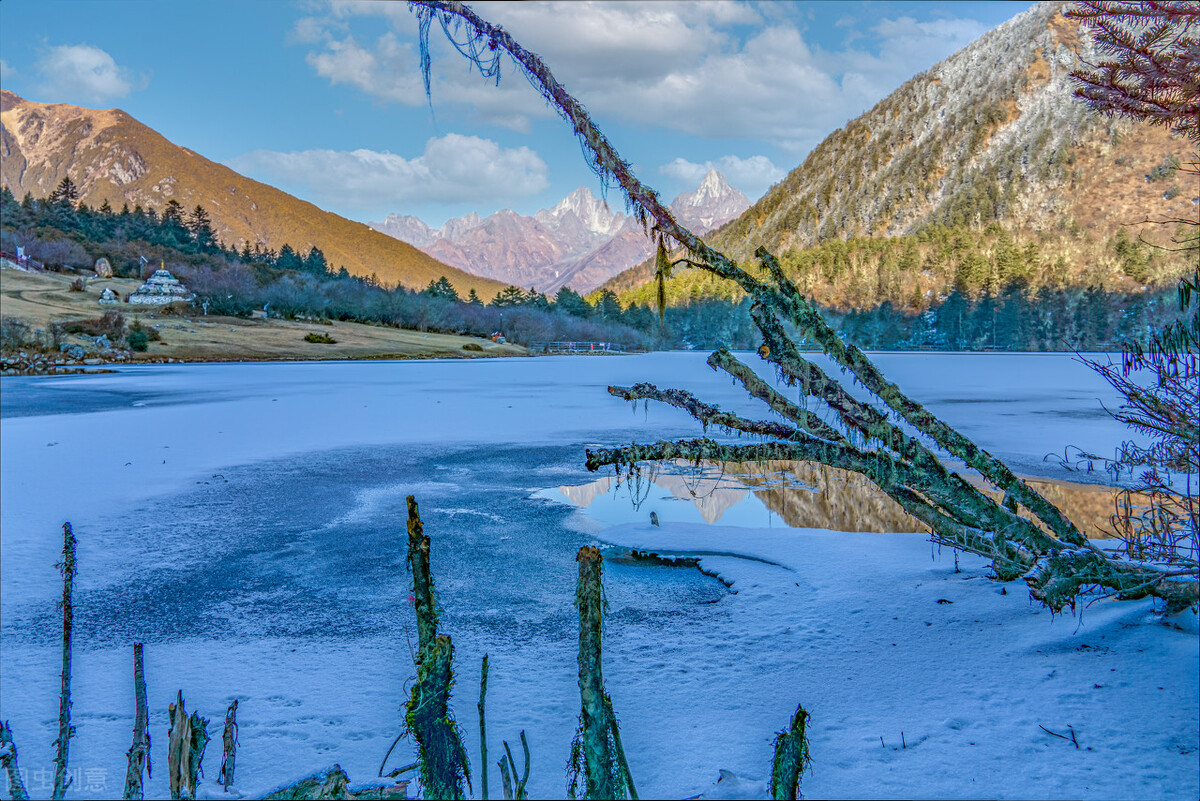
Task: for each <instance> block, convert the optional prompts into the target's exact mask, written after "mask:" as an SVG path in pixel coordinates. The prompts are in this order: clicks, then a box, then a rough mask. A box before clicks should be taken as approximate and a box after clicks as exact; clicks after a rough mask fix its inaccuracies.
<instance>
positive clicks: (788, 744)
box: [771, 705, 810, 801]
mask: <svg viewBox="0 0 1200 801" xmlns="http://www.w3.org/2000/svg"><path fill="white" fill-rule="evenodd" d="M808 717H809V716H808V713H807V712H805V711H804V707H803V706H799V705H798V706H797V707H796V714H794V715H792V725H791V726H790V727H789V728H788V729H785V730H784V731H781V732H779V734H777V735H775V760H774V762H773V764H772V766H771V798H773V799H775V801H795V799H796V791H797V789H798V788H799V786H800V774H801V773H803V772H804V769H805V768H806V767H807V766H808V763H809V761H810V760H809V756H808V738H807V736H806V735H805V733H804V729H805V726H807V725H808Z"/></svg>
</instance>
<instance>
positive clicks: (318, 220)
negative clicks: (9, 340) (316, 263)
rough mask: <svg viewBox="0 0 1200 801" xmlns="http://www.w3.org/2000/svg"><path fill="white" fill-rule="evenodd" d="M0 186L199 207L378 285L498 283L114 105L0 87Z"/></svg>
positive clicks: (222, 231)
mask: <svg viewBox="0 0 1200 801" xmlns="http://www.w3.org/2000/svg"><path fill="white" fill-rule="evenodd" d="M0 122H2V126H0V182H2V183H3V185H4V186H7V187H8V188H9V189H10V190H11V191H12V193H13V194H14V195H15V196H16V197H17V198H18V199H20V198H21V197H22V196H23V195H25V194H26V193H29V194H32V195H33V197H35V198H42V197H46V196H48V195H49V194H50V193H51V192H52V191H53V190H54V189H55V187H56V186H57V185H58V184H59V182H60V181H62V179H63V178H66V177H69V178H70V179H71V180H72V181H73V182H74V183H75V185H76V186H77V187H78V190H79V199H80V200H81V201H82V202H84V203H86V204H88V205H89V206H92V207H99V206H100V205H101V204H103V203H104V201H108V203H109V204H110V205H111V206H112V207H114V208H116V209H120V208H121V207H122V205H123V204H126V203H127V204H129V206H130V207H131V208H132V207H133V206H136V205H141V206H143V207H147V208H151V207H152V208H155V209H157V210H159V211H160V212H161V211H162V209H163V208H164V207H165V206H166V204H167V201H169V200H172V199H174V200H176V201H178V202H179V203H180V204H181V205H182V207H183V209H184V210H185V211H191V210H192V209H193V208H194V207H195V206H197V205H200V206H203V207H204V209H205V210H206V211H207V212H208V214H209V216H210V217H211V219H212V227H213V231H214V233H215V234H216V236H217V238H218V239H220V240H221V242H223V243H224V244H226V245H234V246H237V247H239V248H240V246H241V244H242V243H243V242H249V243H250V244H251V246H253V245H255V244H259V243H261V244H262V245H263V246H264V247H267V248H271V249H275V250H278V249H279V248H280V247H281V246H282V245H283V244H285V243H286V244H290V245H291V246H292V247H293V248H294V249H296V250H297V251H299V252H301V253H304V252H305V251H307V249H308V248H310V247H313V246H316V247H319V248H320V249H321V250H322V251H323V252H324V254H325V257H326V259H327V260H328V261H329V263H330V264H331V265H332V266H334V267H335V268H337V267H341V266H344V267H346V269H347V270H348V271H350V272H351V273H352V274H355V275H361V276H370V275H372V274H374V275H376V276H377V277H378V279H379V280H380V281H382V282H383V283H386V284H389V285H390V284H395V283H399V284H401V285H403V286H407V287H410V288H418V289H423V288H424V287H425V286H427V285H428V284H429V283H430V282H431V281H435V280H437V279H438V278H439V277H440V276H443V275H444V276H446V277H447V278H449V279H450V282H451V283H452V284H453V285H454V286H455V288H457V289H458V290H459V291H460V292H462V293H463V294H464V295H465V294H466V293H467V292H468V291H469V290H470V289H475V290H476V291H477V292H478V293H479V294H480V295H481V296H484V297H491V296H492V295H494V294H495V293H496V292H497V291H498V290H500V289H502V288H503V286H504V285H503V284H501V283H499V282H496V281H492V280H489V279H486V278H480V277H478V276H474V275H470V274H469V273H466V272H463V271H461V270H457V269H455V268H453V267H450V266H448V265H446V264H443V263H441V262H439V261H437V260H436V259H433V258H431V257H430V256H428V255H426V254H424V253H422V252H420V251H419V250H417V249H416V248H414V247H412V246H411V245H408V244H406V243H404V242H400V241H398V240H396V239H394V238H392V237H389V236H385V235H384V234H381V233H379V232H378V231H374V230H372V229H371V228H369V227H368V226H366V225H364V224H363V223H359V222H354V221H352V220H347V219H345V218H344V217H339V216H338V215H336V214H333V213H331V212H327V211H323V210H321V209H319V208H317V207H316V206H314V205H313V204H311V203H308V202H305V201H303V200H299V199H297V198H295V197H293V196H291V195H289V194H287V193H285V192H282V191H280V190H278V189H275V188H274V187H271V186H267V185H266V184H262V183H259V182H258V181H253V180H251V179H249V178H246V177H245V176H243V175H239V174H238V173H236V172H234V171H233V170H231V169H229V168H228V167H225V166H224V165H221V164H217V163H215V162H212V161H209V160H208V159H206V158H204V157H203V156H201V155H199V154H197V153H193V152H192V151H190V150H188V149H187V148H183V147H179V146H178V145H175V144H172V143H171V142H169V141H168V140H166V139H165V138H163V137H162V136H161V135H160V134H158V133H157V132H156V131H154V130H153V129H151V128H149V127H147V126H145V125H143V124H142V123H140V122H138V121H137V120H135V119H134V118H132V117H130V116H129V115H128V114H126V113H125V112H123V111H120V110H118V109H108V110H93V109H86V108H80V107H78V106H71V105H66V104H45V103H34V102H30V101H27V100H24V99H22V98H20V97H18V96H17V95H15V94H13V93H12V92H7V91H5V92H0Z"/></svg>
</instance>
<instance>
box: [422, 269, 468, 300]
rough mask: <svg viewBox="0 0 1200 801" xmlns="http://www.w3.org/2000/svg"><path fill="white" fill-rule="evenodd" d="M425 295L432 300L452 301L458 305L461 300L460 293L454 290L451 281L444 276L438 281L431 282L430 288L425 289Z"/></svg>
mask: <svg viewBox="0 0 1200 801" xmlns="http://www.w3.org/2000/svg"><path fill="white" fill-rule="evenodd" d="M425 294H426V295H428V296H429V297H431V298H438V299H440V300H452V301H454V302H456V303H457V302H458V301H459V300H461V298H459V296H458V292H456V291H455V290H454V287H453V285H451V283H450V281H449V280H448V279H447V278H446V276H444V275H443V276H442V277H441V278H439V279H437V280H436V281H430V282H429V286H427V287H425Z"/></svg>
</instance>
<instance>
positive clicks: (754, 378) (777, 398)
mask: <svg viewBox="0 0 1200 801" xmlns="http://www.w3.org/2000/svg"><path fill="white" fill-rule="evenodd" d="M708 366H709V367H711V368H713V369H714V370H716V369H721V370H724V371H725V372H727V373H729V374H730V375H731V376H733V377H734V378H736V379H737V380H738V382H739V383H740V384H741V385H742V386H743V387H745V388H746V391H747V392H749V393H750V394H751V395H752V396H753V397H755V398H758V399H759V400H761V401H762V402H763V403H765V404H767V406H769V407H771V409H773V410H774V411H776V412H778V413H779V414H781V415H783V416H784V417H786V418H787V419H789V420H792V421H794V422H795V423H796V424H798V425H799V426H800V427H801V428H803V429H804V430H805V431H807V432H809V433H810V434H812V435H814V436H817V437H820V438H821V439H827V440H829V441H831V442H845V441H846V438H845V437H843V436H842V434H841V433H840V432H839V431H838V430H837V429H835V428H833V427H832V426H830V425H829V424H828V423H826V422H825V421H824V420H822V419H821V418H820V417H818V416H817V415H816V414H814V413H813V412H810V411H809V410H808V409H802V408H800V407H799V406H797V405H796V404H794V403H792V402H791V401H790V400H788V399H787V398H785V397H784V396H783V394H782V393H780V392H779V391H778V390H776V389H775V388H774V387H773V386H771V385H770V384H768V383H767V382H766V381H763V380H762V379H761V378H759V377H758V375H757V374H756V373H755V372H754V371H753V370H751V369H750V367H749V366H747V365H745V364H743V363H742V362H740V361H738V359H737V358H736V357H735V356H734V355H733V354H732V353H730V352H729V351H728V350H726V349H725V348H723V347H722V348H717V350H716V351H714V352H713V354H712V355H711V356H709V357H708Z"/></svg>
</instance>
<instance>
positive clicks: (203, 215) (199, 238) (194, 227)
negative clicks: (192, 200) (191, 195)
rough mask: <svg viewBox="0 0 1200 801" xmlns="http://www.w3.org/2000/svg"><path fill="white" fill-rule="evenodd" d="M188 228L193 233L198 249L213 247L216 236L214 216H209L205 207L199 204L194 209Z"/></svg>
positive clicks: (189, 217) (204, 249) (189, 216)
mask: <svg viewBox="0 0 1200 801" xmlns="http://www.w3.org/2000/svg"><path fill="white" fill-rule="evenodd" d="M187 229H188V231H189V232H190V233H191V235H192V241H193V242H195V243H196V247H197V249H199V250H201V251H206V250H209V249H211V248H212V246H213V245H214V244H215V240H216V237H215V236H214V235H213V229H212V218H211V217H209V216H208V212H207V211H205V210H204V207H203V206H201V205H199V204H197V206H196V208H194V209H192V213H191V214H189V215H188V218H187Z"/></svg>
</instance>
